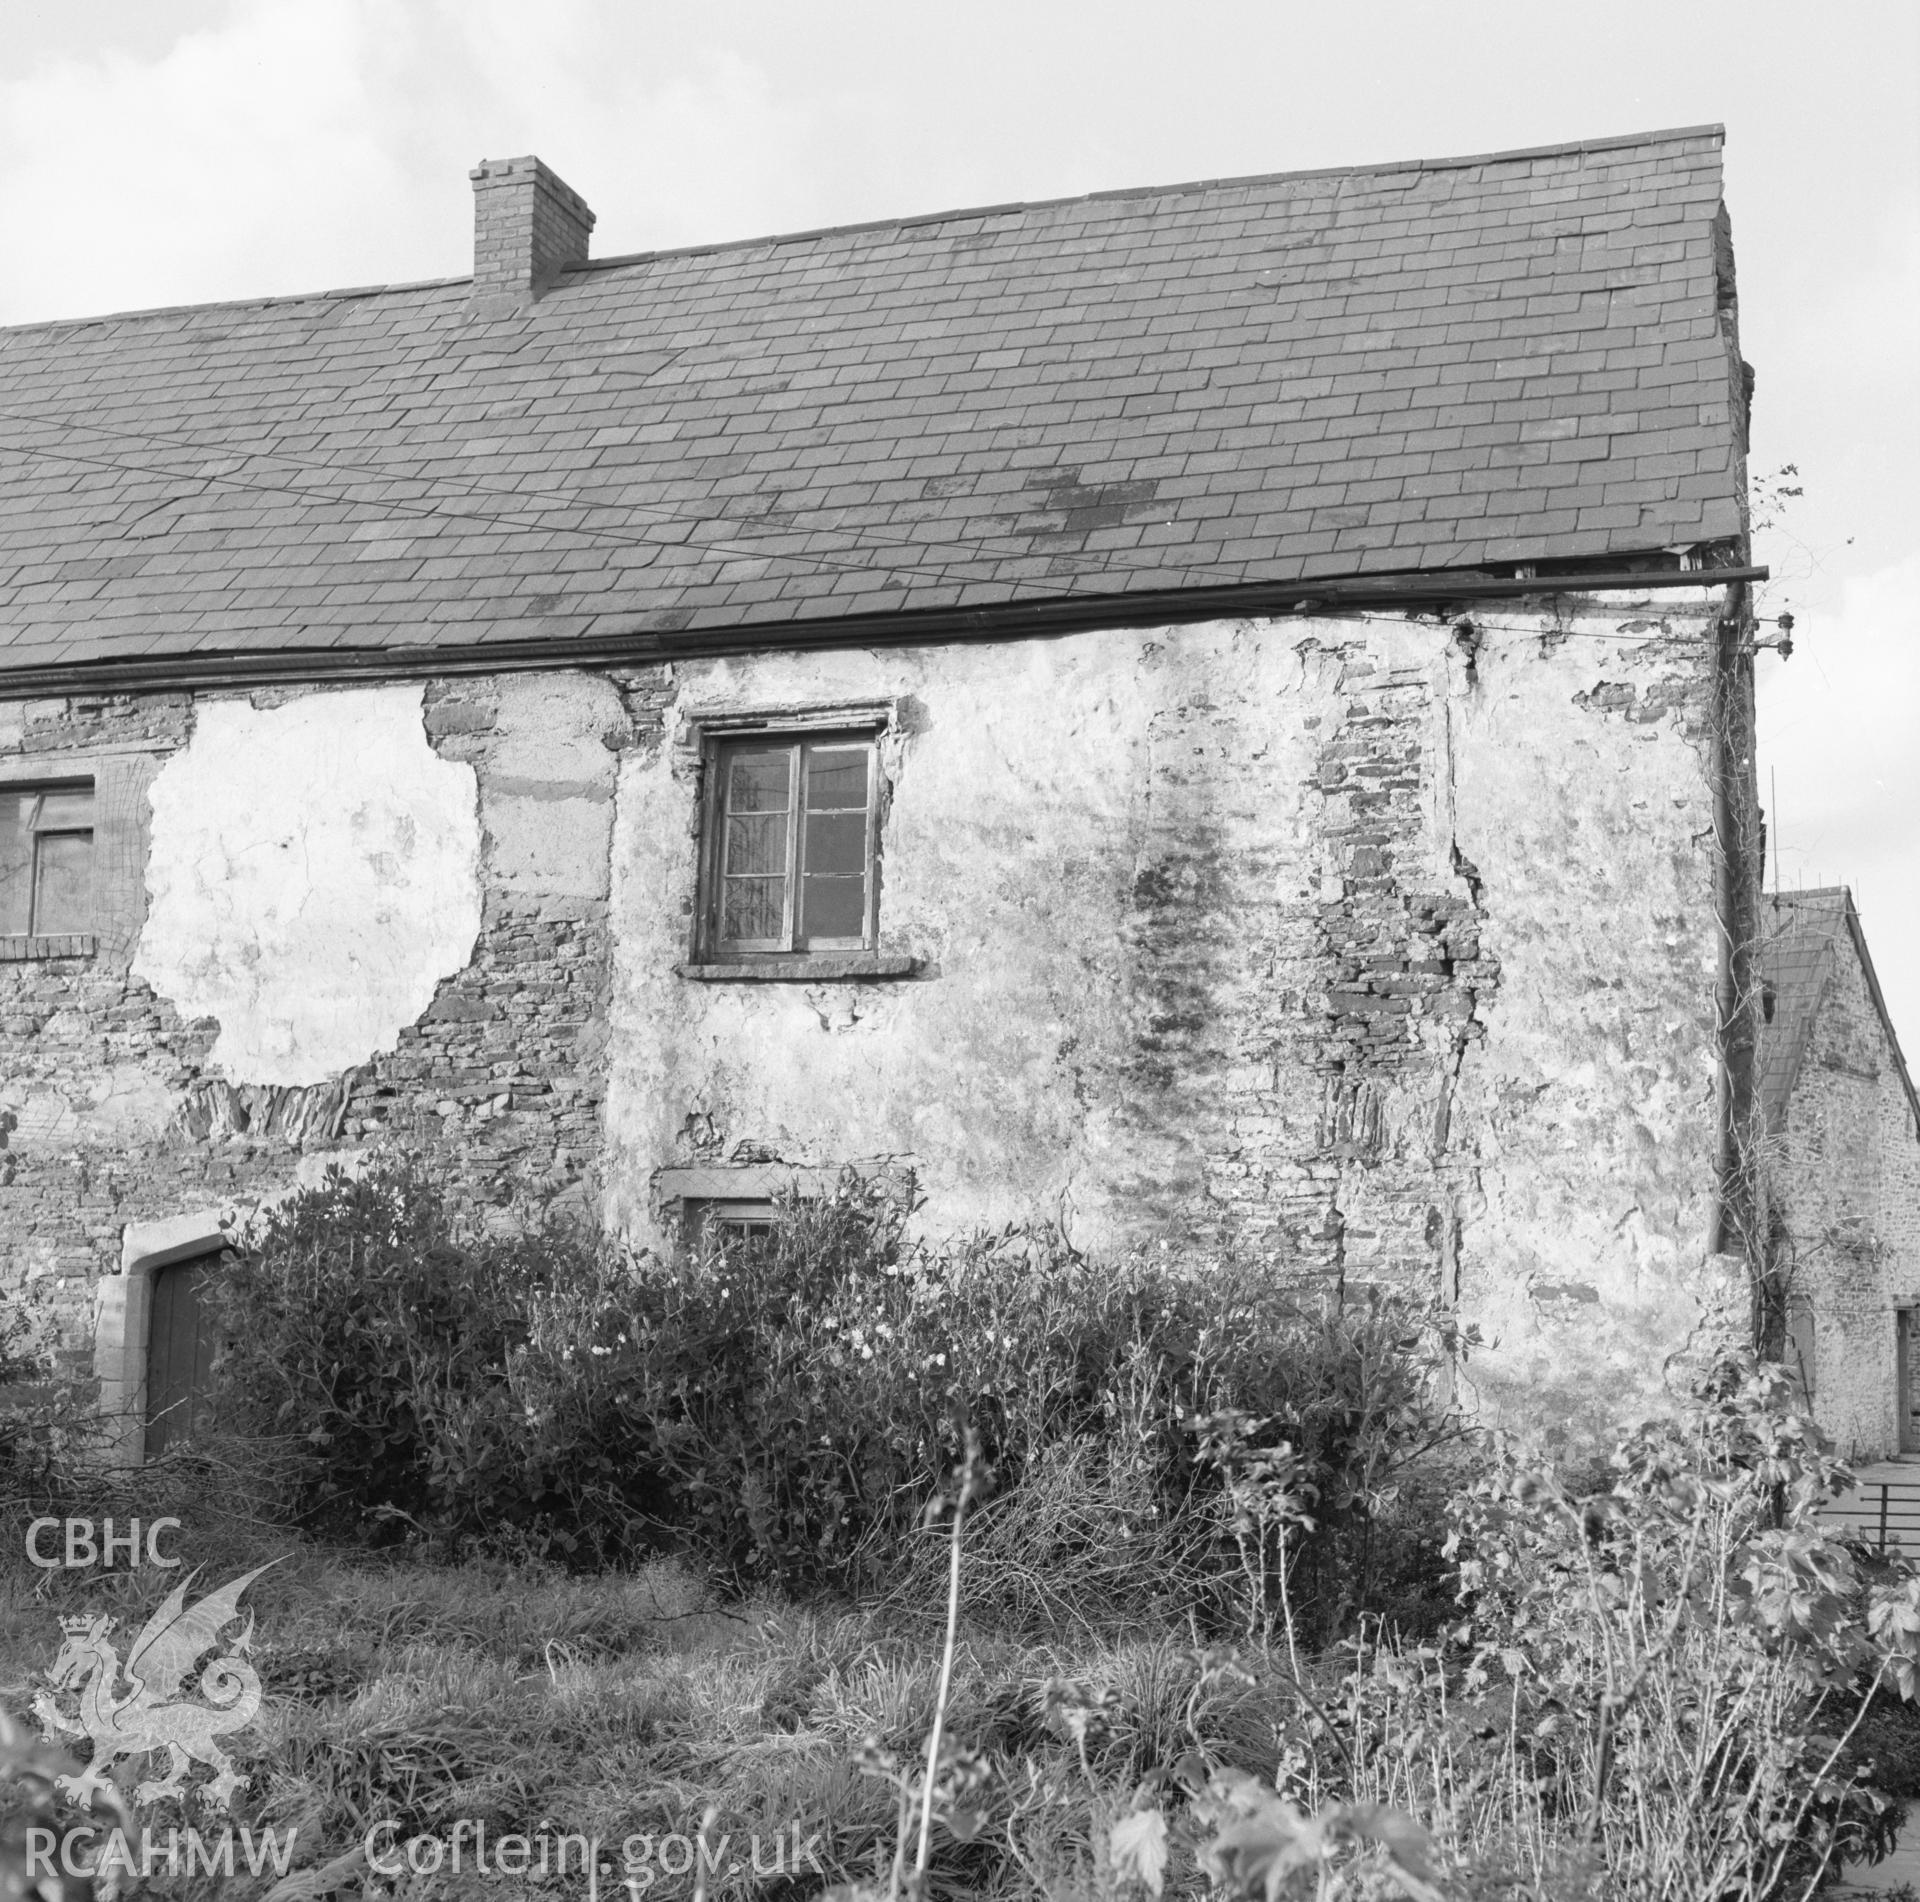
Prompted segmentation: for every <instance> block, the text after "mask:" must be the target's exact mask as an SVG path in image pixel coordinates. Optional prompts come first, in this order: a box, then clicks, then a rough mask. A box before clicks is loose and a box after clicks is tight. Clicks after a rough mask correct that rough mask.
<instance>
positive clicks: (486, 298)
mask: <svg viewBox="0 0 1920 1902" xmlns="http://www.w3.org/2000/svg"><path fill="white" fill-rule="evenodd" d="M469 176H470V177H471V178H472V180H473V308H474V311H475V313H476V315H479V316H483V317H499V316H505V315H508V314H510V313H511V312H513V311H516V310H524V309H525V308H526V307H527V306H528V305H529V304H532V303H534V302H535V301H536V300H538V299H539V298H540V297H541V296H542V295H543V294H544V293H545V292H546V291H547V290H548V288H549V287H550V286H551V285H552V284H553V282H554V280H555V279H556V278H558V277H559V276H560V274H561V273H562V272H563V271H571V270H576V269H578V268H579V266H581V265H583V264H585V263H586V261H587V234H588V233H589V232H591V231H592V229H593V213H592V212H591V211H589V210H588V209H587V201H586V200H585V199H584V198H582V197H581V196H580V194H579V193H578V192H577V191H575V190H574V189H573V188H572V187H571V186H570V185H568V184H567V183H566V182H565V181H564V180H563V179H562V178H561V177H560V176H559V174H558V173H556V172H553V171H551V170H550V169H549V168H548V167H547V166H545V165H543V164H541V162H540V161H539V160H538V159H537V158H534V157H532V156H531V155H528V156H526V157H523V158H510V159H482V160H481V161H480V163H479V164H478V165H477V166H475V168H474V169H473V171H472V172H471V173H470V174H469Z"/></svg>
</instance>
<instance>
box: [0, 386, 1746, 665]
mask: <svg viewBox="0 0 1920 1902" xmlns="http://www.w3.org/2000/svg"><path fill="white" fill-rule="evenodd" d="M0 418H4V419H6V420H8V421H13V422H18V423H24V424H27V425H29V426H31V427H36V428H60V429H66V430H77V431H82V432H84V433H86V434H88V435H94V436H100V437H104V438H107V439H108V440H109V441H112V440H115V439H117V440H119V441H121V442H141V443H146V444H149V445H152V446H156V447H159V448H163V449H171V450H176V451H178V452H180V453H182V454H192V455H198V456H202V457H204V456H207V455H209V454H227V455H239V456H242V457H244V458H245V459H246V460H248V461H252V462H279V463H283V464H285V465H287V466H288V467H290V468H293V469H296V470H302V471H305V472H308V473H311V474H315V475H320V476H326V477H330V478H336V479H337V478H341V477H346V478H354V477H359V478H362V479H365V480H371V481H376V482H380V483H383V484H387V485H401V484H411V485H412V486H414V487H416V488H425V489H428V490H429V491H431V490H432V489H433V488H434V487H436V486H438V487H439V488H441V489H442V490H449V491H451V494H452V495H453V496H458V497H464V498H472V499H482V500H500V501H502V502H506V501H509V500H511V501H512V503H513V506H512V507H511V508H510V509H508V510H506V511H504V512H494V511H488V510H471V509H455V508H452V507H450V506H449V505H448V503H447V502H444V501H436V500H434V499H432V496H431V494H429V495H428V496H427V497H424V498H408V497H391V496H389V497H381V498H373V497H360V496H354V495H351V494H338V493H334V492H331V491H326V492H321V491H315V490H312V489H307V488H303V487H300V486H297V485H295V484H289V483H272V482H261V481H252V480H248V479H247V478H245V477H243V476H240V475H238V474H237V473H235V472H233V471H230V470H226V471H214V472H211V473H207V474H202V473H199V472H197V471H196V472H191V473H190V472H187V471H184V470H176V469H169V468H164V467H156V466H154V465H153V464H151V463H141V462H134V461H131V460H128V459H126V458H124V457H116V456H112V455H87V454H84V453H81V452H79V451H77V450H72V449H64V448H55V447H52V446H50V445H43V444H32V443H8V444H0V455H11V456H18V457H26V458H36V457H37V458H40V459H42V460H52V461H59V462H64V463H68V464H70V465H72V466H75V467H80V468H95V469H102V470H106V471H110V472H113V473H117V474H128V475H145V476H150V477H152V478H154V479H156V480H159V481H165V482H191V483H198V484H200V489H199V491H198V494H197V495H186V496H170V497H166V498H163V499H162V500H160V501H157V502H155V503H154V505H153V507H152V508H151V509H149V510H148V511H147V515H152V514H157V513H159V512H160V511H161V510H163V509H166V508H171V507H176V506H179V505H181V504H182V503H186V502H191V501H194V500H197V499H199V496H200V495H204V494H205V493H206V491H207V489H208V488H209V487H210V486H212V485H215V484H219V485H221V486H224V487H227V488H231V489H238V490H243V491H246V492H249V493H254V494H262V495H270V496H274V497H278V498H281V499H293V500H296V501H301V502H305V503H307V504H309V505H311V506H326V505H332V506H334V507H337V508H342V509H349V510H353V509H368V510H371V509H378V510H381V511H383V512H386V513H388V514H395V513H398V514H403V515H409V516H412V517H415V518H417V519H426V520H431V519H447V520H455V521H465V522H472V521H480V522H485V523H488V524H490V525H492V526H494V527H498V528H503V529H506V530H509V531H519V532H525V533H544V534H550V535H554V534H557V535H570V536H573V537H576V538H578V539H580V540H584V541H588V542H594V543H599V544H601V545H603V546H612V547H622V548H645V549H652V550H655V551H656V552H658V553H663V554H665V553H671V552H672V549H673V548H674V547H677V546H680V545H681V544H678V543H676V544H670V545H667V546H664V547H663V546H662V544H661V543H660V542H659V541H658V539H657V538H655V537H650V536H645V535H633V534H623V533H622V532H621V531H619V530H618V529H613V528H604V527H592V526H589V525H587V524H584V523H572V522H555V521H552V520H551V519H547V518H546V517H545V516H543V517H541V518H540V519H535V520H525V519H515V518H516V517H525V516H527V515H529V514H531V513H533V511H534V508H535V506H536V505H538V504H544V505H545V507H546V509H547V510H548V511H549V512H551V511H556V510H567V509H591V508H614V507H620V508H623V510H624V512H625V513H627V514H630V515H640V516H645V517H648V518H651V519H654V520H657V521H659V522H661V523H663V524H665V525H668V526H674V527H679V526H684V527H686V529H687V530H688V536H687V538H686V539H689V540H690V539H691V537H692V535H693V534H694V533H695V532H697V531H698V530H699V529H700V528H702V527H706V526H708V525H710V524H711V523H713V522H714V521H715V520H716V519H720V518H715V517H711V516H689V515H686V514H684V513H682V512H680V511H678V510H674V509H670V508H667V507H665V506H663V505H659V504H650V503H635V504H625V505H622V504H612V503H601V502H592V501H586V500H583V499H581V498H580V497H578V496H569V495H565V494H562V493H559V492H555V491H543V490H534V491H532V495H533V497H534V501H533V503H529V502H528V501H526V500H524V499H522V498H524V496H525V495H526V493H527V492H526V491H525V490H521V489H516V490H515V491H514V493H513V496H512V497H509V496H508V494H507V493H506V492H504V491H502V490H501V489H500V488H498V487H495V486H492V485H482V484H475V483H467V482H460V481H458V480H454V479H449V478H445V477H440V478H429V477H425V476H413V475H406V474H396V473H395V472H393V471H391V470H386V469H381V468H378V467H376V466H374V465H370V464H365V463H354V462H349V461H346V460H342V459H330V460H324V461H322V460H315V459H312V458H307V457H301V456H296V455H294V454H292V453H291V452H289V451H286V450H281V449H272V448H268V449H259V448H248V449H236V448H235V447H233V446H232V445H230V444H217V445H209V444H205V443H195V442H191V441H189V440H187V439H185V438H183V437H180V436H177V435H163V434H159V433H156V432H152V431H142V430H134V429H129V428H126V427H125V426H123V425H121V426H115V427H112V428H107V427H104V426H102V425H99V424H94V423H88V422H84V421H79V420H76V419H72V418H62V417H50V416H44V415H36V414H33V413H31V412H27V411H21V410H14V409H8V408H0ZM145 519H146V516H141V517H136V518H135V523H134V524H127V525H126V526H128V527H131V526H134V525H136V524H137V522H138V521H141V520H145ZM816 532H820V533H826V534H830V535H836V536H840V537H842V538H844V539H846V540H849V541H851V542H853V543H854V545H855V547H856V549H857V548H859V547H860V546H861V545H862V544H877V545H878V546H880V547H881V548H899V549H912V550H916V551H917V550H931V549H934V548H940V547H949V548H965V547H968V546H969V544H965V543H962V542H960V541H959V539H958V538H956V537H951V536H949V537H941V538H936V539H933V540H931V541H923V540H916V539H910V538H906V537H897V536H886V535H883V534H878V533H875V532H874V531H872V530H855V529H842V528H833V527H823V528H822V529H820V530H818V531H816ZM762 539H764V538H762ZM980 539H981V540H1002V539H1004V540H1007V541H1009V542H1014V541H1017V542H1018V544H1019V549H1020V552H1021V553H1022V554H1026V555H1032V554H1034V553H1036V552H1040V551H1036V550H1035V549H1034V548H1033V546H1032V540H1031V538H1026V537H1015V536H1012V535H1005V536H994V535H987V536H982V537H981V538H980ZM699 547H700V551H701V554H702V556H703V557H712V558H717V559H722V560H739V561H758V562H763V563H768V564H771V563H775V562H779V563H785V564H788V565H790V566H800V567H806V568H811V569H814V570H817V571H819V572H822V573H829V574H854V575H865V576H879V575H890V576H893V577H896V578H897V580H898V581H899V583H900V584H901V585H906V584H908V583H911V584H914V585H918V586H926V585H928V584H929V583H931V585H933V586H936V587H937V586H941V585H943V584H944V585H951V586H965V585H966V579H965V577H964V576H963V575H960V574H959V571H961V570H962V569H964V568H965V567H967V566H976V567H977V566H978V565H980V564H982V563H985V562H990V561H995V560H998V559H1002V558H1001V557H997V556H995V555H993V554H991V553H990V552H983V553H980V554H978V555H971V554H969V555H963V556H962V558H961V559H960V560H958V561H940V562H935V563H933V564H931V565H929V564H925V563H921V564H916V565H914V566H912V567H908V566H905V565H901V564H894V563H888V562H884V561H880V562H876V561H860V562H850V561H845V560H835V559H833V558H832V557H830V556H825V555H813V554H808V553H804V552H801V551H798V550H785V549H778V548H775V549H772V550H768V549H767V548H765V547H764V546H756V545H754V544H753V543H752V542H743V541H739V540H733V539H718V538H716V539H709V540H705V541H702V542H701V543H700V544H699ZM1182 567H1183V572H1184V573H1187V574H1189V575H1194V576H1202V577H1216V578H1225V579H1227V580H1228V581H1229V583H1230V584H1231V583H1244V582H1246V581H1248V580H1249V579H1250V577H1249V576H1248V574H1247V571H1246V565H1245V564H1241V565H1239V566H1237V567H1235V568H1232V569H1228V568H1226V567H1222V566H1219V565H1215V564H1208V563H1195V564H1183V565H1182ZM1100 572H1108V573H1111V572H1114V571H1113V570H1112V569H1111V567H1106V568H1104V569H1103V568H1101V567H1099V566H1097V565H1089V566H1088V567H1087V568H1085V569H1083V570H1082V573H1083V575H1084V574H1087V573H1100ZM1712 572H1713V571H1712V570H1711V569H1702V570H1700V571H1699V573H1700V576H1701V580H1700V584H1699V585H1700V586H1702V587H1711V586H1712V585H1713V583H1712V581H1711V578H1710V577H1711V575H1712ZM956 577H958V578H956ZM1018 585H1019V586H1020V588H1021V590H1022V592H1024V593H1026V594H1028V595H1032V594H1036V593H1038V594H1043V595H1050V596H1054V597H1056V598H1060V599H1069V600H1070V599H1073V598H1076V597H1077V596H1079V595H1081V594H1082V593H1083V592H1084V590H1083V589H1082V588H1079V587H1076V586H1074V585H1072V584H1071V583H1060V584H1054V583H1051V582H1049V581H1047V580H1046V579H1044V578H1041V577H1023V578H1021V580H1020V582H1019V584H1018ZM1302 585H1303V586H1310V585H1311V584H1310V583H1303V584H1302ZM1326 611H1327V612H1328V613H1329V614H1332V615H1336V616H1337V617H1338V618H1340V619H1342V620H1364V621H1374V622H1380V623H1383V624H1391V625H1404V624H1406V623H1407V622H1408V621H1410V620H1418V619H1420V618H1422V615H1421V614H1420V613H1418V612H1412V611H1403V612H1402V613H1398V614H1380V613H1374V612H1371V611H1368V610H1364V609H1357V608H1355V609H1346V610H1342V609H1341V608H1340V606H1339V604H1338V603H1337V602H1333V603H1329V604H1328V607H1327V610H1326ZM1276 618H1277V617H1276ZM1439 618H1443V619H1444V618H1446V617H1445V616H1444V615H1442V616H1440V617H1439ZM1476 625H1478V624H1477V623H1476ZM1486 631H1497V632H1500V633H1505V634H1513V635H1514V636H1516V637H1517V638H1519V639H1523V640H1530V639H1539V638H1542V634H1541V633H1539V632H1536V631H1533V630H1525V631H1523V630H1508V629H1502V630H1483V635H1484V632H1486ZM1549 637H1550V638H1559V639H1565V638H1581V639H1595V640H1607V641H1615V642H1619V641H1636V642H1638V643H1641V644H1646V645H1657V644H1660V643H1662V642H1666V643H1669V644H1685V645H1697V644H1699V637H1697V636H1689V635H1674V634H1672V633H1671V632H1670V631H1663V632H1656V633H1649V634H1645V635H1632V634H1625V633H1617V634H1616V633H1606V632H1602V631H1600V630H1595V629H1567V630H1564V631H1562V630H1554V631H1552V633H1551V635H1550V636H1549Z"/></svg>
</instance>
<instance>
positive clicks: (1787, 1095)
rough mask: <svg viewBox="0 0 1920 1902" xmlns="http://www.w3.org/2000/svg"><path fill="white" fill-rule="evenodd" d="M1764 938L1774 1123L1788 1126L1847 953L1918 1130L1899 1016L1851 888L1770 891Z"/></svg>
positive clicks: (1766, 1044) (1763, 1072)
mask: <svg viewBox="0 0 1920 1902" xmlns="http://www.w3.org/2000/svg"><path fill="white" fill-rule="evenodd" d="M1762 926H1763V935H1762V938H1761V941H1760V976H1761V980H1762V981H1763V983H1765V985H1766V986H1767V988H1768V990H1769V992H1770V993H1771V998H1772V1006H1773V1015H1772V1018H1771V1020H1770V1021H1769V1022H1768V1023H1767V1024H1766V1025H1765V1026H1764V1027H1763V1029H1762V1031H1761V1035H1760V1050H1759V1086H1760V1107H1761V1111H1762V1114H1763V1117H1764V1120H1765V1124H1766V1127H1767V1128H1768V1129H1769V1130H1772V1131H1775V1132H1778V1131H1780V1130H1783V1129H1785V1128H1786V1126H1787V1117H1788V1112H1789V1110H1790V1108H1791V1106H1792V1100H1793V1086H1794V1084H1795V1083H1796V1082H1797V1081H1798V1080H1799V1076H1800V1070H1801V1066H1802V1065H1803V1064H1804V1063H1805V1061H1806V1055H1807V1048H1808V1046H1809V1045H1810V1044H1811V1043H1812V1041H1813V1032H1814V1027H1815V1025H1816V1024H1817V1023H1818V1022H1819V1017H1820V1007H1821V1005H1822V1004H1824V1003H1825V1001H1826V997H1827V992H1828V991H1829V990H1830V989H1831V988H1832V985H1833V980H1834V976H1835V974H1836V973H1837V971H1838V970H1839V965H1840V960H1841V959H1842V958H1843V957H1853V958H1857V959H1858V960H1859V966H1860V972H1861V975H1862V976H1863V977H1864V978H1865V979H1866V983H1867V994H1868V996H1869V997H1870V998H1871V999H1872V1001H1873V1007H1874V1009H1875V1011H1876V1012H1877V1013H1878V1014H1879V1018H1880V1027H1881V1029H1882V1030H1883V1031H1884V1032H1885V1033H1886V1039H1887V1048H1888V1050H1889V1052H1890V1053H1891V1055H1892V1060H1893V1066H1894V1070H1895V1072H1896V1073H1897V1075H1898V1076H1899V1079H1900V1084H1901V1087H1902V1088H1903V1089H1904V1090H1905V1091H1906V1094H1907V1101H1908V1103H1909V1104H1910V1105H1911V1106H1912V1109H1913V1114H1914V1127H1915V1128H1916V1130H1920V1093H1916V1091H1915V1089H1914V1085H1913V1079H1912V1077H1911V1076H1910V1075H1909V1073H1908V1071H1907V1063H1906V1058H1905V1057H1904V1056H1902V1055H1901V1052H1900V1039H1899V1037H1898V1036H1897V1035H1896V1034H1895V1032H1894V1028H1893V1019H1892V1017H1891V1016H1890V1015H1889V1014H1888V1012H1887V1004H1886V999H1885V997H1884V996H1883V995H1882V994H1881V990H1880V980H1879V977H1878V976H1877V974H1876V973H1875V971H1874V968H1873V959H1872V958H1871V957H1870V956H1869V955H1868V953H1867V939H1866V933H1865V932H1864V931H1863V930H1862V929H1861V925H1860V914H1859V912H1858V911H1856V910H1855V909H1854V903H1853V894H1852V892H1850V891H1849V890H1848V889H1847V888H1846V887H1845V886H1844V885H1824V886H1819V887H1816V888H1815V889H1814V890H1812V891H1798V892H1771V893H1769V894H1768V896H1767V900H1766V905H1765V910H1764V916H1763V920H1762Z"/></svg>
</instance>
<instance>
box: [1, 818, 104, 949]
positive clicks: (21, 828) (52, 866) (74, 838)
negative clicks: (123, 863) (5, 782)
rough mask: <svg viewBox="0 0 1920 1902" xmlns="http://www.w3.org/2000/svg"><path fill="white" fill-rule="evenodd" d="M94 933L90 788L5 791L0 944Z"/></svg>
mask: <svg viewBox="0 0 1920 1902" xmlns="http://www.w3.org/2000/svg"><path fill="white" fill-rule="evenodd" d="M92 929H93V787H92V786H91V785H90V784H86V783H80V784H73V783H69V784H66V785H60V786H0V937H31V938H53V937H61V936H66V935H69V934H73V933H80V932H88V931H91V930H92Z"/></svg>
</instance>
